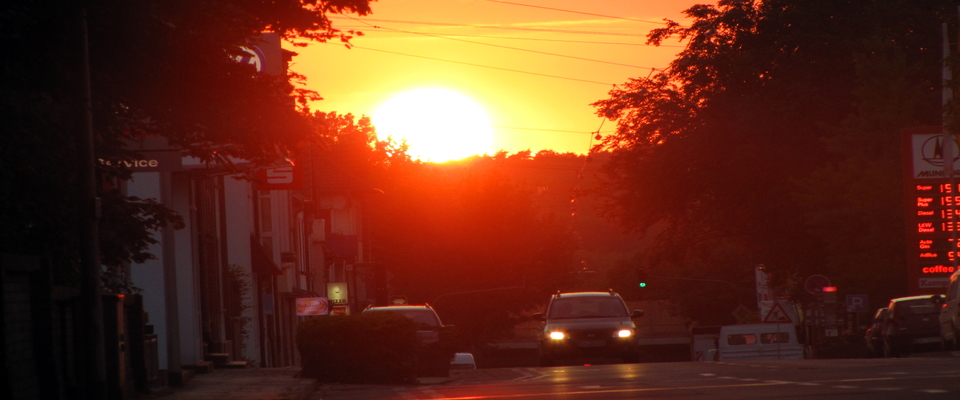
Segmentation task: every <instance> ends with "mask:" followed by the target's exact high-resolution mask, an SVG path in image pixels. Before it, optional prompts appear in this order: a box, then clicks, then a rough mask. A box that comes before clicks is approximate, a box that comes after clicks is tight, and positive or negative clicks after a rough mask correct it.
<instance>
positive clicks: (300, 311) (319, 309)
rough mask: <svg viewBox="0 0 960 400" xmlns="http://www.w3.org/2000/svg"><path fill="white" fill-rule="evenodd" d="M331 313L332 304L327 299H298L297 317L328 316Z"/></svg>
mask: <svg viewBox="0 0 960 400" xmlns="http://www.w3.org/2000/svg"><path fill="white" fill-rule="evenodd" d="M329 313H330V304H329V301H328V300H327V298H326V297H299V298H297V316H308V315H327V314H329Z"/></svg>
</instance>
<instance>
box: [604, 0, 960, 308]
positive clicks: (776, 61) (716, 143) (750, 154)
mask: <svg viewBox="0 0 960 400" xmlns="http://www.w3.org/2000/svg"><path fill="white" fill-rule="evenodd" d="M956 10H957V2H955V1H947V2H944V1H903V0H884V1H875V2H867V3H863V2H834V1H796V0H775V1H763V2H755V1H748V0H723V1H720V2H718V3H717V5H715V6H714V5H696V6H693V7H691V8H689V9H688V10H686V14H687V15H688V16H689V17H691V18H692V22H691V24H690V25H689V26H682V25H680V24H678V23H676V22H672V21H670V22H668V24H667V26H666V27H664V28H660V29H656V30H654V31H652V32H651V33H650V35H649V41H650V42H651V43H652V44H656V45H659V44H662V43H664V42H666V41H668V40H669V39H671V38H679V39H681V40H686V48H685V49H684V50H683V51H682V52H680V53H679V54H678V56H677V58H676V59H675V60H674V61H672V62H671V64H670V66H669V67H668V68H666V69H665V70H661V71H656V73H653V74H652V75H651V76H650V77H647V78H636V79H631V80H629V81H628V82H626V83H625V84H623V85H622V86H621V87H619V88H616V89H614V90H612V91H611V92H610V97H609V98H608V99H605V100H600V101H598V102H596V103H594V105H595V106H596V107H597V111H598V114H599V115H601V116H604V117H607V118H610V119H616V120H618V127H617V132H616V133H615V134H613V135H610V136H608V137H606V138H604V140H603V143H602V144H601V145H599V146H598V149H608V150H611V151H613V156H612V159H611V161H610V162H609V163H608V164H607V166H606V169H605V170H606V175H607V179H606V183H605V190H606V193H607V200H608V205H609V208H608V213H609V215H610V216H612V217H614V218H616V219H617V220H618V221H620V222H621V223H622V224H623V225H624V226H626V227H628V228H631V229H633V230H634V231H637V232H651V233H654V232H655V233H656V234H657V240H656V246H654V247H652V248H650V249H649V250H647V251H645V252H644V254H642V256H641V257H640V258H639V259H638V260H636V261H635V262H634V263H633V267H632V268H639V269H642V270H644V271H648V272H649V274H650V275H654V276H667V277H685V278H713V279H718V280H724V281H727V282H731V283H732V284H733V285H734V286H738V287H742V288H743V289H744V290H745V291H750V290H752V285H753V276H752V273H751V271H752V268H753V267H754V266H755V265H756V264H765V265H767V266H768V267H770V269H771V270H772V271H774V272H776V280H777V282H778V283H779V284H780V285H781V286H784V287H790V286H792V288H793V289H796V288H797V286H796V285H795V284H792V283H796V282H800V281H801V279H802V278H804V277H805V276H807V275H809V274H811V273H823V274H826V275H828V276H831V277H832V278H835V282H834V283H836V284H837V285H838V286H841V287H844V288H850V289H852V290H858V291H859V290H862V291H865V292H871V293H880V294H882V295H890V294H893V293H902V292H903V290H904V285H903V283H904V282H903V265H904V261H903V257H904V256H905V254H906V253H905V250H904V246H905V243H904V241H903V233H904V232H903V226H902V224H903V221H902V217H903V212H902V211H901V210H902V206H903V205H902V204H900V203H901V201H902V195H901V194H900V187H901V186H900V185H901V184H902V183H901V181H900V177H901V173H900V172H899V168H900V162H901V161H900V157H899V136H898V132H899V129H901V128H905V127H911V126H918V125H930V124H938V123H939V115H940V111H941V108H940V106H939V104H938V102H939V96H940V87H939V83H938V82H939V73H940V67H941V62H942V60H941V43H940V42H941V40H940V25H941V22H949V23H951V25H955V23H954V21H956ZM654 227H657V229H654V230H651V228H654ZM682 283H683V282H682V281H670V282H669V283H666V284H664V285H662V286H663V288H665V289H666V290H665V292H663V293H661V295H662V296H663V297H666V298H672V299H675V300H677V301H679V302H680V303H681V304H682V305H683V306H684V307H683V308H684V309H685V310H686V311H687V312H688V314H697V313H699V314H700V315H703V311H704V310H711V312H713V313H714V314H717V315H719V314H723V315H726V314H728V313H729V311H731V310H732V309H733V307H735V306H736V302H737V300H736V296H733V297H731V296H726V297H725V298H726V300H721V301H717V299H723V298H724V297H718V296H716V294H717V293H721V292H728V291H730V290H731V289H730V287H727V285H726V284H716V285H712V286H711V287H709V288H708V289H704V290H708V292H697V293H693V292H691V291H690V290H682V287H683V286H686V287H687V288H689V287H690V286H689V285H681V284H682ZM677 289H681V290H677ZM876 297H877V299H875V300H877V301H878V303H879V302H880V301H883V300H884V299H885V297H881V296H876ZM747 305H751V304H749V303H748V304H747Z"/></svg>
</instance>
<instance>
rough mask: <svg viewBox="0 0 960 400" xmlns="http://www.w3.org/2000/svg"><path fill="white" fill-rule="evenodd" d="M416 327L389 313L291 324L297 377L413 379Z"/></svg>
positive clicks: (351, 380)
mask: <svg viewBox="0 0 960 400" xmlns="http://www.w3.org/2000/svg"><path fill="white" fill-rule="evenodd" d="M416 347H417V328H416V325H415V324H414V322H413V321H412V320H410V319H408V318H406V317H403V316H401V315H398V314H393V313H362V314H358V315H338V316H325V317H315V318H312V319H309V320H306V321H304V322H302V323H300V325H299V326H298V327H297V348H298V349H299V350H300V358H301V360H302V364H303V370H302V372H301V376H303V377H307V378H317V379H318V380H320V381H321V382H341V383H407V382H413V381H415V380H416V371H417V365H416V364H417V363H416Z"/></svg>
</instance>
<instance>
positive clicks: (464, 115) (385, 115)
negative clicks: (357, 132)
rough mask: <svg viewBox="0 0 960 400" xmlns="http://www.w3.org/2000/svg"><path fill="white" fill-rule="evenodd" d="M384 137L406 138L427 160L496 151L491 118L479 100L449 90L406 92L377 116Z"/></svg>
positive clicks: (413, 150)
mask: <svg viewBox="0 0 960 400" xmlns="http://www.w3.org/2000/svg"><path fill="white" fill-rule="evenodd" d="M373 124H374V126H376V128H377V136H378V137H379V138H380V140H384V139H386V138H387V137H392V138H393V140H396V141H398V142H399V141H400V140H404V139H405V140H406V141H407V144H409V145H410V149H409V151H408V152H409V154H410V155H411V156H412V157H413V158H419V159H421V160H424V161H432V162H444V161H449V160H459V159H462V158H465V157H469V156H471V155H475V154H485V153H489V152H491V151H492V147H493V130H492V129H491V128H490V118H489V117H487V113H486V112H485V111H484V110H483V108H481V107H480V106H479V105H477V103H475V102H473V101H472V100H470V99H468V98H467V97H465V96H463V95H461V94H459V93H456V92H452V91H449V90H445V89H417V90H411V91H409V92H404V93H401V94H399V95H397V96H396V97H394V98H392V99H390V100H389V101H387V102H386V103H384V104H383V105H381V106H380V108H378V109H377V111H376V112H375V113H374V115H373Z"/></svg>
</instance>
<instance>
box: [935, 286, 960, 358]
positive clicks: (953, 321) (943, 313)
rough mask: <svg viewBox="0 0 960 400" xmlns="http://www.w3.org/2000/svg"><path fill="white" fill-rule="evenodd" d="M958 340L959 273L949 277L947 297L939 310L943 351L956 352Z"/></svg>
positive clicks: (959, 317)
mask: <svg viewBox="0 0 960 400" xmlns="http://www.w3.org/2000/svg"><path fill="white" fill-rule="evenodd" d="M958 339H960V271H957V272H954V273H953V275H951V276H950V284H949V286H947V296H946V298H945V299H944V303H943V307H942V308H941V309H940V343H941V346H942V347H943V349H944V350H957V348H958V346H957V341H958Z"/></svg>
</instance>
